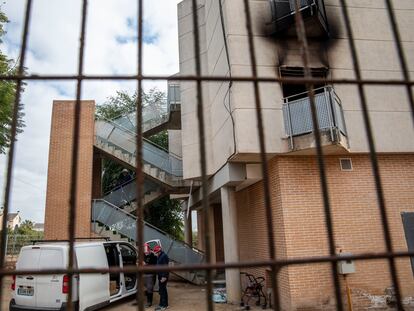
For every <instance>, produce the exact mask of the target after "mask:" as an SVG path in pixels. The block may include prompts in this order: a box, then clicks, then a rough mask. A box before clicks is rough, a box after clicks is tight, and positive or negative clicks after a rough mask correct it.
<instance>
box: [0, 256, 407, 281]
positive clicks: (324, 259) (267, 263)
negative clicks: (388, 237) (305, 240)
mask: <svg viewBox="0 0 414 311" xmlns="http://www.w3.org/2000/svg"><path fill="white" fill-rule="evenodd" d="M413 256H414V251H410V252H408V251H407V252H393V253H390V252H381V253H362V254H359V255H349V256H338V255H335V256H312V257H311V256H309V257H292V258H290V259H284V260H283V259H277V260H274V261H272V260H254V261H241V262H232V263H215V264H211V263H210V264H206V263H205V264H192V265H180V266H161V267H151V266H142V267H126V268H125V267H124V268H105V269H93V268H82V269H41V270H24V271H21V273H19V271H11V270H9V269H2V270H0V276H1V275H2V276H8V275H16V274H19V275H28V274H33V275H45V274H64V273H66V272H68V271H71V272H72V273H74V274H77V273H86V274H93V273H115V272H129V273H138V271H142V272H144V273H146V272H159V271H169V272H172V271H191V270H216V269H223V268H224V269H234V268H260V267H272V266H275V267H277V269H280V268H282V267H287V266H297V265H299V266H300V265H306V264H312V263H315V264H316V263H330V262H338V261H343V260H355V261H362V260H379V259H388V258H406V257H413Z"/></svg>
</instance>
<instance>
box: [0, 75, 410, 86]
mask: <svg viewBox="0 0 414 311" xmlns="http://www.w3.org/2000/svg"><path fill="white" fill-rule="evenodd" d="M80 78H81V79H82V80H88V81H91V80H104V81H105V80H125V81H128V80H138V79H141V80H154V81H158V80H164V81H165V80H171V81H204V82H255V81H257V82H263V83H286V84H306V83H325V82H326V83H330V84H351V85H352V84H355V85H358V84H364V85H401V86H414V80H411V79H410V80H408V81H405V80H401V79H390V80H381V79H328V78H318V77H314V78H301V77H297V78H296V77H295V78H291V77H280V78H278V77H256V78H253V77H246V76H237V75H236V76H234V75H232V76H231V77H229V76H215V75H209V76H206V75H199V76H195V75H182V76H174V78H171V76H164V75H114V76H108V75H83V76H82V77H80ZM77 79H78V76H73V75H24V74H17V75H0V80H6V81H10V80H13V81H19V80H20V81H24V80H27V81H47V80H77Z"/></svg>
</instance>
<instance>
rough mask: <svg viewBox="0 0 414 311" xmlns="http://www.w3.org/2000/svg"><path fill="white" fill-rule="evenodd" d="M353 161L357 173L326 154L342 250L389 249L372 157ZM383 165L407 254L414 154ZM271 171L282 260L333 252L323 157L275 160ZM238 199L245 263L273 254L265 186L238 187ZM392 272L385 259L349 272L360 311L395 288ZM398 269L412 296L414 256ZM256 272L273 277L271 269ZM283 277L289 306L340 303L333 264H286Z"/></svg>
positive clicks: (398, 246)
mask: <svg viewBox="0 0 414 311" xmlns="http://www.w3.org/2000/svg"><path fill="white" fill-rule="evenodd" d="M351 159H352V163H353V170H352V171H348V172H345V171H341V169H340V166H339V157H337V156H331V157H327V158H326V169H327V177H328V184H329V197H330V204H331V211H332V219H333V224H334V232H335V243H336V247H337V251H339V249H342V250H343V251H344V252H351V253H353V254H361V253H367V252H383V251H385V246H384V240H383V230H382V225H381V218H380V214H379V210H378V206H377V203H376V191H375V185H374V182H373V177H372V173H371V165H370V159H369V157H368V156H363V155H353V156H352V157H351ZM379 166H380V171H381V177H382V181H383V187H384V196H385V201H386V207H387V213H388V221H389V224H390V229H391V237H392V242H393V246H394V251H407V244H406V239H405V235H404V231H403V225H402V220H401V213H402V212H412V211H414V206H413V204H412V202H414V194H413V192H412V189H413V188H414V174H413V172H414V156H412V155H389V156H380V157H379ZM269 176H270V183H271V184H270V189H271V196H272V215H273V226H274V230H275V239H276V245H277V247H276V250H277V257H278V258H298V257H307V256H321V255H328V254H329V247H328V240H327V232H326V225H325V219H324V212H323V203H322V196H321V189H320V183H319V175H318V168H317V161H316V158H314V157H277V158H274V159H272V160H271V161H270V163H269ZM236 197H237V208H238V211H239V214H238V224H239V241H240V260H242V261H244V260H260V259H267V258H269V253H268V244H267V231H266V217H265V210H264V200H263V185H262V183H261V182H259V183H257V184H255V185H253V186H250V187H249V188H246V189H244V190H242V191H239V192H237V194H236ZM252 228H254V230H252ZM251 271H252V270H251ZM388 271H389V270H388V262H387V261H386V260H371V261H357V262H356V273H355V274H352V275H349V277H348V282H349V285H350V287H351V292H352V298H353V302H354V310H361V309H363V308H365V307H368V306H372V305H373V303H374V301H373V300H374V299H375V296H379V297H377V298H380V297H381V296H382V297H383V295H384V290H385V288H387V287H390V286H391V280H390V277H389V273H388ZM397 271H398V276H399V280H400V286H401V288H402V291H403V296H404V297H413V296H414V281H413V271H411V265H410V261H409V258H401V259H397ZM253 272H254V273H255V274H256V275H262V276H266V272H265V270H264V269H255V270H253ZM279 282H280V283H279V288H280V290H281V298H282V304H283V307H284V308H283V309H284V310H297V309H299V308H305V307H312V308H313V309H316V310H318V309H326V308H327V307H329V306H331V305H332V304H333V303H334V302H335V300H334V296H333V290H332V288H333V283H332V279H331V269H330V265H329V264H316V265H310V264H307V265H302V266H291V267H289V268H284V269H282V270H281V272H280V276H279ZM341 282H342V280H341ZM342 286H343V284H342ZM342 289H343V291H342V293H343V300H344V301H346V296H345V292H344V288H342ZM370 299H372V300H370Z"/></svg>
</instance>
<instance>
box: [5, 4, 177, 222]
mask: <svg viewBox="0 0 414 311" xmlns="http://www.w3.org/2000/svg"><path fill="white" fill-rule="evenodd" d="M178 2H179V0H157V1H154V0H147V1H144V22H145V27H147V28H146V29H145V30H144V31H145V34H148V35H150V38H149V39H151V40H146V41H145V42H146V43H145V44H144V53H143V57H144V59H143V63H144V73H145V74H155V75H172V74H174V73H176V72H177V71H178V41H177V14H176V5H177V3H178ZM88 3H89V6H88V23H87V34H86V49H85V59H84V73H85V74H107V75H111V74H122V75H125V74H135V73H136V70H137V43H136V42H135V40H134V38H136V35H137V33H136V29H134V27H131V21H134V20H135V22H136V14H137V1H135V0H90V1H89V2H88ZM25 4H26V1H25V0H8V1H5V3H4V4H3V5H2V7H1V8H2V10H3V11H4V12H5V13H6V15H7V16H8V18H9V20H10V23H9V24H8V25H7V27H6V30H7V35H6V38H5V39H6V40H5V41H4V44H3V45H2V46H1V47H0V48H1V50H2V51H3V52H5V53H6V54H7V55H9V56H11V57H13V58H15V59H16V58H17V56H18V55H19V47H20V44H21V34H22V24H23V18H24V8H25ZM80 20H81V1H80V0H36V1H33V8H32V16H31V23H30V32H29V49H28V51H27V55H26V67H28V70H29V73H34V74H76V73H77V70H78V69H77V68H78V53H79V34H80ZM117 38H118V39H119V38H121V39H125V40H121V42H122V43H120V40H117ZM144 39H145V38H144ZM144 86H145V87H146V88H149V87H152V86H158V87H159V88H161V89H166V82H162V81H155V82H154V81H145V83H144ZM135 88H136V82H134V81H127V82H125V81H115V80H113V81H85V82H83V84H82V90H83V92H82V94H83V96H82V98H85V99H95V100H96V101H97V102H98V103H101V102H103V101H105V100H106V98H107V97H108V96H110V95H113V94H114V93H115V91H116V90H127V91H129V92H133V91H134V90H135ZM75 91H76V83H75V82H62V81H53V82H52V81H50V82H30V83H28V85H27V86H26V90H25V92H24V93H23V98H22V100H23V103H24V105H25V113H26V117H25V122H26V125H27V126H26V128H25V129H24V133H23V134H20V135H19V136H18V140H19V141H18V143H17V147H16V156H15V161H14V163H15V165H14V170H13V176H14V179H13V188H12V198H11V204H10V208H11V211H17V210H20V211H21V213H22V215H23V217H24V218H26V219H32V220H34V221H36V222H42V221H43V217H44V204H45V194H46V182H47V176H46V174H47V161H48V147H49V135H50V118H51V107H52V101H53V100H54V99H73V98H74V97H75ZM5 163H6V157H5V156H4V155H1V156H0V172H4V171H5V167H6V164H5ZM4 180H5V174H1V175H0V187H1V189H2V191H3V189H4ZM0 200H1V202H2V201H3V195H2V197H1V199H0Z"/></svg>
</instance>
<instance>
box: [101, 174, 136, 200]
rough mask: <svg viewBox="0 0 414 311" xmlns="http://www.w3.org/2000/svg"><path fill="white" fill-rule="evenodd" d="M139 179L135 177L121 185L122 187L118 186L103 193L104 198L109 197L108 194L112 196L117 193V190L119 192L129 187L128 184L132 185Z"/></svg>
mask: <svg viewBox="0 0 414 311" xmlns="http://www.w3.org/2000/svg"><path fill="white" fill-rule="evenodd" d="M136 179H137V178H136V177H133V178H131V179H130V180H128V181H126V182H124V183H123V184H120V185H117V186H115V187H113V188H112V189H111V190H108V191H107V192H104V193H103V196H107V195H108V194H111V193H112V192H114V191H117V190H119V189H121V188H124V187H125V186H126V185H128V184H130V183H132V182H133V181H135V180H136Z"/></svg>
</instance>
